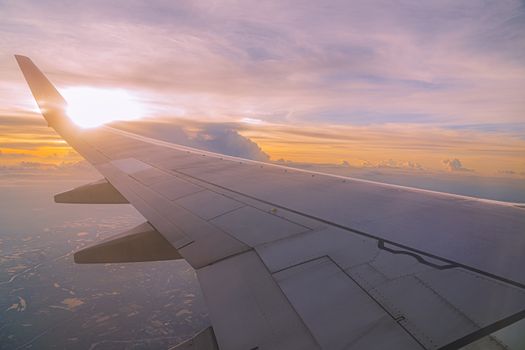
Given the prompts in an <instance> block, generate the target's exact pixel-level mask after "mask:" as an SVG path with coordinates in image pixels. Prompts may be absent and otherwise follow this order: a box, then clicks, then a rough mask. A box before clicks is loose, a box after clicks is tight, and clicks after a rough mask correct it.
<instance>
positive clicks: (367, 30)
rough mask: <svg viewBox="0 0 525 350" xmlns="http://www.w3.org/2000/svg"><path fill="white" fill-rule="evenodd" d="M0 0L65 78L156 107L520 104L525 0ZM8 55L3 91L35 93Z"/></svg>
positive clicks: (441, 109) (488, 107)
mask: <svg viewBox="0 0 525 350" xmlns="http://www.w3.org/2000/svg"><path fill="white" fill-rule="evenodd" d="M0 6H1V7H0V9H1V11H0V23H2V24H0V34H1V35H2V38H3V45H4V51H5V52H10V51H13V52H14V51H20V50H22V51H24V52H25V53H26V54H28V55H31V56H32V57H34V59H35V61H36V62H37V63H39V64H40V65H41V66H42V67H43V68H45V70H46V71H47V72H49V74H50V76H51V77H52V78H53V80H54V81H57V83H58V84H59V86H60V85H78V84H83V85H96V86H106V87H108V86H109V87H111V86H113V87H115V86H118V87H122V88H129V89H134V90H137V91H140V92H143V93H144V96H145V98H146V99H148V100H149V102H150V103H152V104H156V107H157V108H159V109H164V110H168V109H170V108H172V109H173V108H175V107H178V108H183V109H184V110H187V111H189V112H190V113H191V114H192V115H199V116H213V117H215V118H222V119H227V118H251V119H260V120H263V121H269V122H280V123H283V122H288V123H297V122H309V123H316V122H317V123H325V122H326V121H327V120H328V121H330V122H334V121H337V123H341V124H352V123H361V124H362V123H388V122H390V123H406V122H411V123H414V122H422V123H428V122H431V123H447V124H457V123H465V122H467V121H468V122H480V123H487V122H492V121H493V120H494V119H495V118H498V120H501V121H502V122H504V123H506V122H519V121H521V120H522V116H523V112H524V107H523V104H522V102H521V100H522V96H521V94H520V92H521V90H522V89H521V87H522V86H523V84H524V83H525V74H524V72H525V63H524V60H523V59H522V58H523V57H524V55H525V44H523V43H524V42H525V41H524V40H523V38H524V36H525V21H523V20H522V19H523V18H524V14H525V9H524V6H523V4H522V2H520V1H518V0H509V1H488V2H486V1H482V0H468V1H465V2H461V4H460V3H457V2H454V1H445V2H443V1H427V2H425V3H418V4H415V3H412V2H406V1H382V0H377V1H364V0H354V1H340V2H330V3H329V4H327V5H326V6H322V7H321V6H319V5H318V4H317V3H305V2H303V1H289V2H282V1H265V2H264V3H261V2H260V1H246V2H226V3H223V4H221V6H210V5H209V4H208V3H207V2H201V1H177V2H169V1H157V2H155V3H154V5H152V4H151V3H150V2H146V1H140V0H134V1H131V2H125V3H124V2H122V1H115V2H104V1H92V2H89V4H84V3H76V4H75V5H74V6H72V5H71V4H70V3H69V2H66V1H45V2H40V1H27V0H25V1H24V0H21V1H16V2H7V3H3V4H2V5H0ZM50 19H51V20H50ZM312 23H315V25H312ZM12 28H15V29H16V30H13V29H12ZM63 34H67V35H63ZM57 52H60V53H61V54H60V55H59V56H57V55H56V53H57ZM2 67H3V68H2ZM0 69H3V70H5V71H6V72H7V73H8V75H6V80H7V81H9V82H10V84H11V86H7V85H6V88H5V91H6V93H9V95H7V94H3V93H0V96H6V97H5V100H4V101H3V102H5V103H6V104H9V105H11V103H12V102H11V101H18V102H17V103H16V104H18V105H21V104H23V103H27V102H26V101H27V91H26V90H23V89H24V87H23V86H22V85H21V84H20V83H21V77H20V75H19V73H18V72H17V71H16V66H15V63H14V61H13V60H12V57H9V58H8V57H7V56H5V57H1V58H0ZM15 82H16V84H18V85H17V89H12V86H13V85H12V84H15ZM10 87H11V89H10ZM13 91H14V92H13ZM0 92H3V90H2V91H0ZM13 94H14V95H13ZM379 101H380V103H378V102H379ZM159 102H160V103H159ZM0 104H2V105H3V103H0ZM247 110H249V111H250V113H249V115H246V113H245V111H247Z"/></svg>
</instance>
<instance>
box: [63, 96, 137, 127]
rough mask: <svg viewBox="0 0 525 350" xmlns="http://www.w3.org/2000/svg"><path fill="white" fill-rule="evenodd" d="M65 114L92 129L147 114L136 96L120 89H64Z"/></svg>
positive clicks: (80, 124) (78, 123)
mask: <svg viewBox="0 0 525 350" xmlns="http://www.w3.org/2000/svg"><path fill="white" fill-rule="evenodd" d="M61 93H62V95H63V96H64V98H65V99H66V101H67V104H68V107H67V114H68V116H69V118H71V120H73V122H74V123H75V124H77V125H79V126H81V127H84V128H91V127H95V126H99V125H102V124H105V123H109V122H111V121H114V120H133V119H139V118H142V117H144V116H145V115H146V109H145V107H144V105H143V104H142V103H141V102H140V101H139V100H138V98H137V97H136V96H134V95H133V94H131V93H130V92H128V91H126V90H121V89H99V88H91V87H71V88H67V89H63V90H62V91H61Z"/></svg>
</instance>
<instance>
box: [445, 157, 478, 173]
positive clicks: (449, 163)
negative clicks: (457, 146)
mask: <svg viewBox="0 0 525 350" xmlns="http://www.w3.org/2000/svg"><path fill="white" fill-rule="evenodd" d="M442 163H443V164H444V165H445V167H446V168H447V170H448V171H467V172H472V171H474V170H473V169H468V168H465V167H464V166H463V164H461V161H460V160H459V159H457V158H454V159H444V160H443V161H442Z"/></svg>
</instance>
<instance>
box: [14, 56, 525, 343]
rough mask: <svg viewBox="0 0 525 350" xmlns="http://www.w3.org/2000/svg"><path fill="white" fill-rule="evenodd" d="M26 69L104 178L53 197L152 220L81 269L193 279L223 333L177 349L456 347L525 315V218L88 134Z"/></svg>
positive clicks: (495, 208) (118, 134)
mask: <svg viewBox="0 0 525 350" xmlns="http://www.w3.org/2000/svg"><path fill="white" fill-rule="evenodd" d="M16 59H17V61H18V64H19V66H20V68H21V70H22V72H23V74H24V76H25V78H26V80H27V82H28V84H29V87H30V89H31V91H32V93H33V95H34V97H35V99H36V101H37V103H38V105H39V106H40V109H41V111H42V114H43V116H44V117H45V118H46V120H47V121H48V123H49V125H50V126H51V127H53V128H54V129H55V130H56V131H57V132H58V133H59V134H60V135H61V137H63V138H64V139H65V140H66V141H67V142H68V143H69V144H70V145H71V146H72V147H73V148H74V149H75V150H76V151H78V152H79V153H80V154H81V155H82V156H83V157H84V158H85V159H87V160H88V161H89V162H90V163H91V164H92V165H93V166H94V167H95V168H96V169H97V170H98V171H99V172H100V173H101V174H102V175H103V176H104V178H105V180H104V181H101V182H97V183H94V184H89V185H86V186H83V187H81V188H79V189H76V190H72V191H69V192H68V193H65V194H61V195H58V196H57V197H56V200H57V201H61V202H75V203H127V202H129V203H131V204H132V205H133V206H134V207H135V208H136V209H137V210H138V211H139V212H140V213H141V214H142V215H143V216H144V217H145V219H146V220H147V222H145V223H144V224H142V225H141V226H139V227H137V228H135V229H133V230H131V231H129V232H125V233H123V234H121V235H118V236H117V237H115V238H111V239H109V240H108V241H104V242H102V243H100V244H99V245H96V246H93V247H89V248H87V249H85V250H83V251H80V252H78V253H76V254H75V260H76V261H77V262H79V263H89V262H119V261H122V262H123V261H151V260H166V259H181V258H182V259H186V260H187V261H188V263H189V264H191V266H193V268H195V270H196V274H197V277H198V280H199V282H200V285H201V288H202V291H203V294H204V298H205V301H206V304H207V306H208V309H209V315H210V319H211V323H212V326H213V329H209V330H206V331H204V332H203V333H201V334H199V335H198V336H197V337H196V338H195V339H193V340H191V341H189V342H188V343H185V344H182V345H180V348H179V349H182V348H184V349H216V348H219V349H223V350H224V349H226V350H235V349H242V350H250V349H252V350H253V349H259V350H261V349H272V350H273V349H301V350H302V349H319V348H322V349H457V348H459V347H462V346H465V345H467V344H469V343H472V342H474V341H476V340H478V339H480V338H482V337H484V336H486V335H488V334H490V333H492V332H494V331H496V330H498V329H500V328H502V327H505V326H507V325H509V324H511V323H513V322H516V321H518V320H520V319H522V318H524V317H525V270H524V267H525V254H524V252H525V215H524V214H525V211H524V209H523V208H520V207H518V206H517V205H512V204H508V203H500V202H495V201H487V200H478V199H474V198H468V197H462V196H455V195H449V194H442V193H436V192H431V191H424V190H417V189H410V188H405V187H400V186H393V185H386V184H379V183H374V182H369V181H364V180H357V179H351V178H345V177H338V176H330V175H324V174H320V173H316V172H308V171H300V170H297V169H292V168H287V167H283V166H277V165H272V164H268V163H261V162H255V161H249V160H245V159H240V158H235V157H229V156H224V155H220V154H215V153H212V152H205V151H201V150H197V149H193V148H189V147H184V146H180V145H175V144H171V143H168V142H163V141H159V140H155V139H151V138H147V137H144V136H140V135H136V134H132V133H129V132H126V131H122V130H118V129H115V128H111V127H107V126H106V127H99V128H95V129H81V128H79V127H77V126H75V125H74V124H73V123H72V122H71V121H70V120H69V119H68V118H67V116H66V114H65V112H64V108H65V101H64V99H63V98H62V97H61V96H60V94H59V93H58V92H57V91H56V89H55V88H54V87H53V85H52V84H51V83H50V82H49V81H48V80H47V79H46V77H45V76H44V75H43V74H42V73H41V72H40V71H39V70H38V68H37V67H36V66H35V65H34V64H33V63H32V61H31V60H30V59H29V58H27V57H23V56H16ZM483 346H485V347H484V348H487V349H501V348H502V345H501V344H499V343H498V342H496V341H492V340H491V339H488V340H486V342H485V343H484V344H483Z"/></svg>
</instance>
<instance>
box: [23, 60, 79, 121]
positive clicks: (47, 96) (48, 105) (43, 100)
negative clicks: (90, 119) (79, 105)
mask: <svg viewBox="0 0 525 350" xmlns="http://www.w3.org/2000/svg"><path fill="white" fill-rule="evenodd" d="M15 58H16V61H17V62H18V66H19V67H20V70H21V71H22V73H23V74H24V78H25V79H26V81H27V84H28V85H29V88H30V89H31V93H32V94H33V97H34V98H35V100H36V103H37V104H38V107H40V111H41V112H42V115H43V116H44V118H46V120H47V122H48V124H49V125H50V126H55V125H56V124H57V123H60V122H63V121H64V120H69V119H68V118H67V116H66V114H65V109H66V106H67V102H66V100H64V98H63V97H62V96H61V95H60V93H59V92H58V91H57V89H56V88H55V87H54V86H53V84H52V83H51V82H50V81H49V80H48V79H47V78H46V76H45V75H44V74H43V73H42V72H41V71H40V69H38V67H37V66H36V65H35V64H34V63H33V61H31V59H30V58H29V57H26V56H21V55H15Z"/></svg>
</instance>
